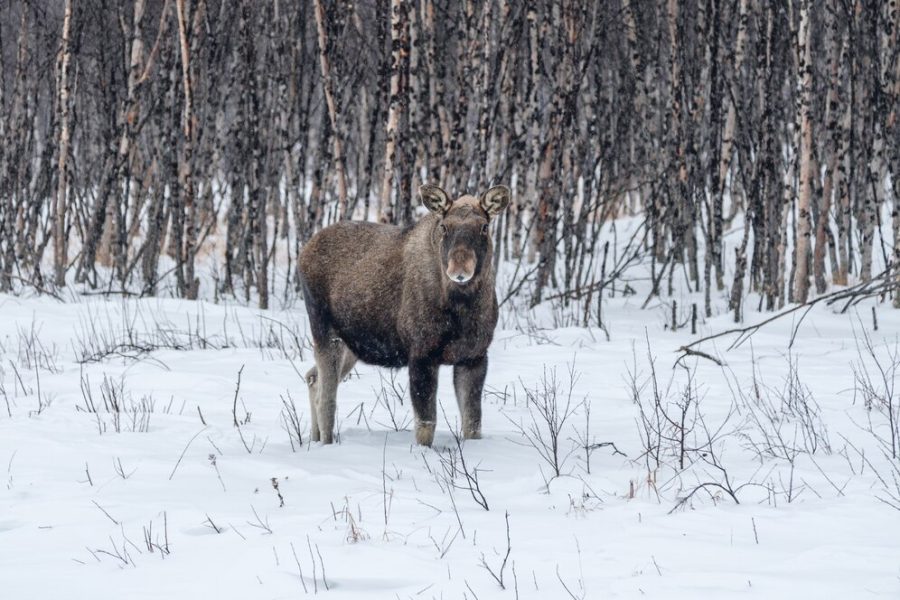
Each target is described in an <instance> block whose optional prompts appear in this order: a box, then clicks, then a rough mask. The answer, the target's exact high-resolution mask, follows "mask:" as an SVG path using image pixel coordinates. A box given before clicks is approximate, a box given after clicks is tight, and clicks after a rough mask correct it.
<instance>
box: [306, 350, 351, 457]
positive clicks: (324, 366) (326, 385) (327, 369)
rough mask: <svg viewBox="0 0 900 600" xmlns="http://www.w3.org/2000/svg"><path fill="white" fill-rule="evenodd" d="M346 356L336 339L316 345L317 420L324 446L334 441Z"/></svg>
mask: <svg viewBox="0 0 900 600" xmlns="http://www.w3.org/2000/svg"><path fill="white" fill-rule="evenodd" d="M343 354H344V343H343V342H342V341H340V340H339V339H336V338H329V339H328V340H326V341H325V342H324V343H322V344H316V348H315V355H316V373H315V387H316V390H315V392H316V393H315V396H311V398H312V397H314V398H315V399H316V406H315V413H316V415H315V417H314V418H315V419H316V424H317V425H318V430H319V439H320V441H321V442H322V443H323V444H330V443H332V442H333V441H334V412H335V409H336V407H337V386H338V384H339V383H340V371H341V362H342V358H343Z"/></svg>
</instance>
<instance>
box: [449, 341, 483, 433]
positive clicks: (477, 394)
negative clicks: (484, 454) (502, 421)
mask: <svg viewBox="0 0 900 600" xmlns="http://www.w3.org/2000/svg"><path fill="white" fill-rule="evenodd" d="M486 375H487V357H485V356H483V357H481V358H477V359H475V360H472V361H468V362H464V363H459V364H457V365H455V366H454V367H453V387H454V388H455V389H456V402H457V403H458V404H459V412H460V413H461V414H462V430H463V431H462V432H463V437H464V438H465V439H467V440H469V439H473V438H474V439H477V438H480V437H481V392H482V390H483V389H484V378H485V376H486Z"/></svg>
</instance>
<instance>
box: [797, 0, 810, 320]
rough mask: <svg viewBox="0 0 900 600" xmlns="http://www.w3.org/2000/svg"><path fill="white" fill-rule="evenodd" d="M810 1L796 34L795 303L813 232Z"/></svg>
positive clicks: (801, 298) (804, 283) (802, 291)
mask: <svg viewBox="0 0 900 600" xmlns="http://www.w3.org/2000/svg"><path fill="white" fill-rule="evenodd" d="M809 9H810V5H809V0H801V3H800V28H799V31H798V32H797V57H798V62H797V79H798V81H797V87H798V105H797V111H798V119H797V120H798V122H799V124H800V140H799V141H800V148H799V155H800V156H799V158H800V182H799V183H800V190H799V193H798V196H797V247H796V248H795V253H794V264H795V267H796V272H795V279H794V302H799V303H804V302H806V300H807V298H808V296H809V246H810V235H811V232H812V227H811V219H810V201H811V197H812V183H813V182H812V177H813V172H812V163H813V161H812V118H811V116H810V111H811V106H812V88H813V82H812V68H813V67H812V62H811V52H810V47H811V43H810V34H809V29H810V23H809Z"/></svg>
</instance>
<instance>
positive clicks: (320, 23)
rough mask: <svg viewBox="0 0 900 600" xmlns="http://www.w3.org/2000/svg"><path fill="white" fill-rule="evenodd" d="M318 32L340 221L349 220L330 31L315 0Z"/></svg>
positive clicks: (323, 89) (323, 11) (323, 14)
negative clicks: (332, 71)
mask: <svg viewBox="0 0 900 600" xmlns="http://www.w3.org/2000/svg"><path fill="white" fill-rule="evenodd" d="M315 13H316V30H317V32H318V40H319V67H320V68H321V70H322V91H323V92H324V94H325V106H326V107H327V109H328V119H329V120H330V121H331V143H332V147H333V152H334V170H335V176H336V177H337V187H338V219H345V218H348V217H349V215H348V214H347V176H346V170H345V165H344V151H343V146H342V144H341V136H340V132H339V130H338V125H339V119H338V112H337V111H338V109H337V104H336V102H335V97H334V83H333V81H332V77H331V62H330V61H329V60H328V30H327V28H326V23H325V19H326V15H325V9H324V8H323V7H322V0H315Z"/></svg>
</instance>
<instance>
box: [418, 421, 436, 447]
mask: <svg viewBox="0 0 900 600" xmlns="http://www.w3.org/2000/svg"><path fill="white" fill-rule="evenodd" d="M432 442H434V423H430V422H425V423H416V443H417V444H419V445H420V446H430V445H431V444H432Z"/></svg>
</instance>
